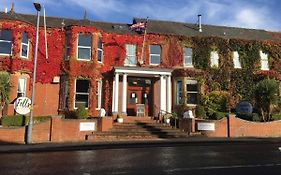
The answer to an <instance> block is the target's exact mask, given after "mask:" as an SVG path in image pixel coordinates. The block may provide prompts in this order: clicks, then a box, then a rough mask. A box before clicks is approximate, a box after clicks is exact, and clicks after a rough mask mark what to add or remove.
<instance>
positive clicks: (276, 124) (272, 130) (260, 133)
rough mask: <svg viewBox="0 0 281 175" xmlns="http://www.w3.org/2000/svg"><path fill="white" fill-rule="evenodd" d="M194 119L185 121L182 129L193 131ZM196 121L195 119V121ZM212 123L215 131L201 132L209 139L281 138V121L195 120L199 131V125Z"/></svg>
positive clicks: (231, 117) (230, 117)
mask: <svg viewBox="0 0 281 175" xmlns="http://www.w3.org/2000/svg"><path fill="white" fill-rule="evenodd" d="M191 120H192V119H183V120H181V122H182V124H180V126H181V129H184V130H186V131H188V130H191V129H190V128H187V127H190V122H191ZM193 120H194V119H193ZM199 122H212V123H214V124H215V130H214V131H201V133H202V134H203V135H205V136H208V137H280V136H281V121H273V122H250V121H246V120H242V119H239V118H236V117H235V116H234V115H230V116H229V118H226V117H225V118H223V119H221V120H201V119H200V120H197V119H195V122H194V123H195V126H193V127H195V129H196V131H198V130H197V123H199Z"/></svg>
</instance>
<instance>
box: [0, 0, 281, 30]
mask: <svg viewBox="0 0 281 175" xmlns="http://www.w3.org/2000/svg"><path fill="white" fill-rule="evenodd" d="M34 1H36V0H0V10H1V11H4V9H5V7H8V9H10V8H11V3H12V2H14V3H15V10H16V12H19V13H28V14H36V11H35V9H34V7H33V4H32V3H33V2H34ZM36 2H40V3H41V4H42V5H44V7H45V8H46V15H47V16H58V17H66V18H75V19H81V18H83V16H84V11H85V10H86V11H87V15H88V19H90V20H94V21H106V22H121V23H131V22H132V18H133V17H144V18H146V17H149V18H151V19H158V20H169V21H178V22H187V23H196V22H197V15H198V14H202V23H203V24H212V25H223V26H232V27H242V28H254V29H266V30H270V31H281V14H280V12H281V1H280V0H37V1H36Z"/></svg>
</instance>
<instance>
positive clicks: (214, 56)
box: [210, 51, 219, 68]
mask: <svg viewBox="0 0 281 175" xmlns="http://www.w3.org/2000/svg"><path fill="white" fill-rule="evenodd" d="M210 57H211V67H212V68H217V67H219V54H218V52H217V51H212V52H211V54H210Z"/></svg>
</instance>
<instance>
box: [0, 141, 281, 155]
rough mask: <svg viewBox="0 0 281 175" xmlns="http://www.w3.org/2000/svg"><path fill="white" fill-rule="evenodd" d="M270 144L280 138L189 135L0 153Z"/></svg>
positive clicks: (8, 147)
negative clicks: (186, 136) (188, 136)
mask: <svg viewBox="0 0 281 175" xmlns="http://www.w3.org/2000/svg"><path fill="white" fill-rule="evenodd" d="M257 143H259V144H272V143H276V144H279V143H280V146H281V138H206V137H190V138H184V139H157V140H129V141H128V140H119V141H96V142H88V141H85V142H68V143H37V144H8V143H5V144H1V143H0V154H3V153H32V152H54V151H82V150H96V149H122V148H143V147H171V146H194V145H200V146H204V145H206V146H208V145H217V144H257Z"/></svg>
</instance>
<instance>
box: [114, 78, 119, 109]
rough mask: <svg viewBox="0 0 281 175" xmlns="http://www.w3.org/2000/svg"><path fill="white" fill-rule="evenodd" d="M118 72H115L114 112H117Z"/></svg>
mask: <svg viewBox="0 0 281 175" xmlns="http://www.w3.org/2000/svg"><path fill="white" fill-rule="evenodd" d="M118 97H119V73H115V92H114V98H115V100H114V112H118Z"/></svg>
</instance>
